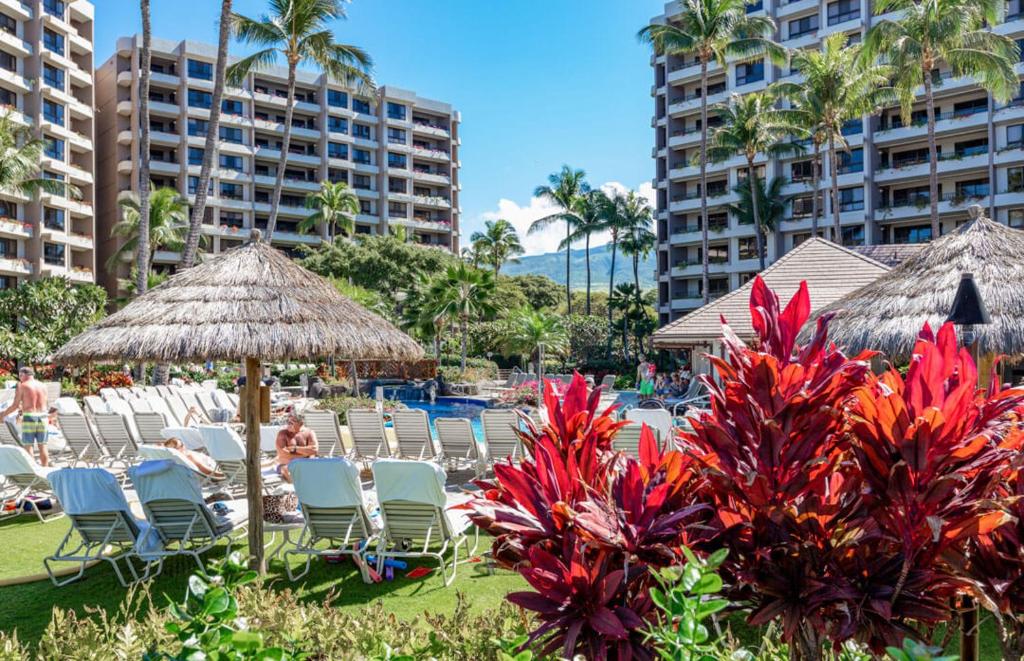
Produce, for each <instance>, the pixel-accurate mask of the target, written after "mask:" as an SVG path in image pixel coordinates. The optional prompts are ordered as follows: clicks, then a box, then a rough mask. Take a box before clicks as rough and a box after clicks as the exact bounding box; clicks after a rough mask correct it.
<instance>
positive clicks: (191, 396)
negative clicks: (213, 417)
mask: <svg viewBox="0 0 1024 661" xmlns="http://www.w3.org/2000/svg"><path fill="white" fill-rule="evenodd" d="M178 397H179V398H180V399H181V402H182V404H184V405H185V409H186V410H187V411H193V412H194V414H195V415H194V416H193V417H198V420H193V422H194V423H195V424H204V425H205V424H209V423H210V418H209V416H207V415H206V411H205V410H204V409H203V405H202V404H201V403H200V402H199V400H198V399H197V398H196V393H195V392H193V391H191V390H182V391H180V392H179V393H178Z"/></svg>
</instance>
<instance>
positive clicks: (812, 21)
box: [789, 14, 818, 39]
mask: <svg viewBox="0 0 1024 661" xmlns="http://www.w3.org/2000/svg"><path fill="white" fill-rule="evenodd" d="M817 29H818V15H817V14H811V15H810V16H804V17H803V18H797V19H794V20H792V21H790V22H789V38H790V39H796V38H797V37H802V36H804V35H805V34H810V33H812V32H814V31H815V30H817Z"/></svg>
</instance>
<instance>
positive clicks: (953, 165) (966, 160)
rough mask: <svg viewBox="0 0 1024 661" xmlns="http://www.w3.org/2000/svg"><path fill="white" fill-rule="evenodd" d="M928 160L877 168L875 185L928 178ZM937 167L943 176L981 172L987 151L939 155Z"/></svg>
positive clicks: (985, 162)
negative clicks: (965, 171) (972, 171)
mask: <svg viewBox="0 0 1024 661" xmlns="http://www.w3.org/2000/svg"><path fill="white" fill-rule="evenodd" d="M928 164H929V159H927V158H924V159H919V160H914V161H911V162H906V163H904V164H902V165H900V166H898V167H885V168H878V170H876V171H875V182H876V183H879V184H881V183H888V182H896V181H902V180H906V179H919V178H921V177H927V176H928V169H929V166H928ZM938 167H939V169H940V170H941V172H942V173H943V174H946V173H951V172H960V171H963V170H983V169H986V168H987V167H988V149H987V148H986V149H985V151H984V152H983V153H977V154H961V155H957V154H956V153H951V154H940V155H939V163H938Z"/></svg>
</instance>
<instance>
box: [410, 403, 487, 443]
mask: <svg viewBox="0 0 1024 661" xmlns="http://www.w3.org/2000/svg"><path fill="white" fill-rule="evenodd" d="M402 403H403V404H405V405H406V406H408V407H409V408H411V409H420V410H423V411H426V412H427V418H428V419H429V420H430V433H431V434H433V435H434V437H435V438H436V437H437V432H436V431H435V430H434V421H435V420H437V419H438V418H469V422H470V424H471V425H472V426H473V435H474V436H476V440H478V441H483V440H484V428H483V425H482V424H481V422H480V413H481V412H483V410H484V409H486V408H488V407H487V406H486V405H485V404H483V403H482V402H477V401H474V400H471V399H461V398H457V397H442V398H438V400H437V401H436V402H435V403H433V404H431V403H430V402H421V401H406V402H402Z"/></svg>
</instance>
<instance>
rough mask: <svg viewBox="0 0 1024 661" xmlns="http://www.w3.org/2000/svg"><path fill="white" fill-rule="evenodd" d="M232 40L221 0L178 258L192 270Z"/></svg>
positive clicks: (227, 7) (227, 2) (225, 0)
mask: <svg viewBox="0 0 1024 661" xmlns="http://www.w3.org/2000/svg"><path fill="white" fill-rule="evenodd" d="M230 39H231V0H221V3H220V29H219V31H218V35H217V64H216V65H215V67H214V72H213V96H212V97H211V99H210V119H209V123H208V124H207V125H206V139H205V141H204V142H203V163H202V165H201V166H200V168H199V182H198V183H197V184H196V201H195V204H193V205H192V217H191V219H190V222H189V227H188V237H187V238H186V239H185V250H184V252H183V253H182V255H181V267H182V268H185V269H187V268H191V267H192V265H193V264H195V261H196V256H197V255H198V254H199V237H200V235H201V234H202V230H203V218H204V217H205V216H206V196H207V194H208V193H209V192H210V176H211V174H212V173H213V158H214V156H215V154H216V152H217V143H218V141H219V140H220V111H221V104H222V100H223V98H224V77H225V72H226V71H227V65H228V41H229V40H230Z"/></svg>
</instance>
